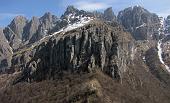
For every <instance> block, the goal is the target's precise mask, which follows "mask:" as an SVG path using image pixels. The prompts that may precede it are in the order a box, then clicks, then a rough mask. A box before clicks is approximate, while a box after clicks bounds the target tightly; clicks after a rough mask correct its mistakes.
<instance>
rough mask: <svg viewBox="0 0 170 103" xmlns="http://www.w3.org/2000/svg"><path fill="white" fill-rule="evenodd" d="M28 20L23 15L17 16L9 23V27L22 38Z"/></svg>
mask: <svg viewBox="0 0 170 103" xmlns="http://www.w3.org/2000/svg"><path fill="white" fill-rule="evenodd" d="M27 22H28V20H27V19H26V18H25V17H23V16H17V17H15V18H14V20H13V21H12V22H11V24H10V25H9V28H10V29H11V30H12V31H13V32H14V33H15V34H16V36H17V37H18V38H20V39H21V40H22V37H23V36H24V34H23V32H24V27H25V25H26V24H27Z"/></svg>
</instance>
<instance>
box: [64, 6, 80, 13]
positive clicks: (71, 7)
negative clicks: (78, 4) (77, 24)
mask: <svg viewBox="0 0 170 103" xmlns="http://www.w3.org/2000/svg"><path fill="white" fill-rule="evenodd" d="M76 11H79V10H78V9H77V8H75V7H74V6H72V5H70V6H68V7H67V9H66V12H70V13H73V12H76Z"/></svg>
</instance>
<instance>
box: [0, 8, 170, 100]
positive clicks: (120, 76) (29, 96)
mask: <svg viewBox="0 0 170 103" xmlns="http://www.w3.org/2000/svg"><path fill="white" fill-rule="evenodd" d="M167 20H168V19H167ZM167 20H165V24H168V23H167ZM166 27H167V26H166ZM166 27H165V26H164V20H163V18H162V19H161V18H159V17H158V16H157V15H156V14H154V13H150V12H149V11H148V10H146V9H144V8H143V7H141V6H134V7H130V8H126V9H124V10H122V11H120V12H119V14H118V16H117V17H116V16H115V14H114V12H113V10H112V8H111V7H109V8H107V9H106V10H104V12H98V11H94V12H88V11H84V10H79V9H77V8H75V7H73V6H68V7H67V9H66V11H65V12H64V13H63V15H62V16H61V17H57V16H55V15H52V14H51V13H49V12H47V13H45V14H44V15H43V16H42V17H40V18H38V17H32V19H31V20H27V19H26V18H25V17H22V16H17V17H16V18H14V20H13V21H12V22H11V24H10V25H9V26H7V27H5V28H4V29H3V30H1V32H0V36H1V38H3V39H2V40H1V39H0V43H1V44H2V45H1V46H0V49H2V52H0V53H1V55H2V56H1V57H0V60H1V65H2V66H1V67H2V68H0V69H1V71H3V72H1V73H3V74H0V101H2V102H3V103H20V102H22V103H23V102H24V103H30V102H36V103H40V102H45V103H56V102H57V103H169V102H170V72H169V71H168V69H169V67H168V63H167V60H166V57H167V56H166V57H165V56H164V51H166V50H167V49H164V47H163V45H165V43H166V42H164V39H165V38H166V37H167V35H166V30H167V29H166ZM167 41H168V40H167ZM3 51H5V52H3ZM4 61H5V62H4ZM7 64H8V65H7Z"/></svg>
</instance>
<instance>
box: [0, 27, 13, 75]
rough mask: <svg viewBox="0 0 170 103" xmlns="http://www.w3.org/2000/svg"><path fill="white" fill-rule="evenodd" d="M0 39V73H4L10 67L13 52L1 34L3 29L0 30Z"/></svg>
mask: <svg viewBox="0 0 170 103" xmlns="http://www.w3.org/2000/svg"><path fill="white" fill-rule="evenodd" d="M0 37H1V39H0V68H1V69H0V72H5V70H6V69H9V67H10V66H11V59H12V53H13V50H12V48H11V47H10V46H9V42H8V41H7V39H6V38H5V36H4V34H3V29H0Z"/></svg>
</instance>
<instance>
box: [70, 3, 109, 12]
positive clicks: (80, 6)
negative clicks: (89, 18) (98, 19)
mask: <svg viewBox="0 0 170 103" xmlns="http://www.w3.org/2000/svg"><path fill="white" fill-rule="evenodd" d="M73 5H74V6H75V7H77V8H78V9H81V10H87V11H93V10H101V9H105V8H107V7H109V6H110V5H109V4H107V3H104V2H90V1H79V2H76V3H74V4H73Z"/></svg>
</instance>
